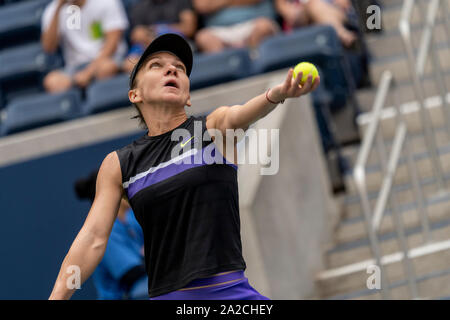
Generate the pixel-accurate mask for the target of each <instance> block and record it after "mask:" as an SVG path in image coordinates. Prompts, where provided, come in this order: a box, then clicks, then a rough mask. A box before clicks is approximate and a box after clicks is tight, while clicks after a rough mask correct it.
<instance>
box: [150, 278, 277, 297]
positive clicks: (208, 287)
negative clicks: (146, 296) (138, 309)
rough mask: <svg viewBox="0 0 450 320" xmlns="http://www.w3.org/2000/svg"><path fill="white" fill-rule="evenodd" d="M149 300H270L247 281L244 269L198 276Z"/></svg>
mask: <svg viewBox="0 0 450 320" xmlns="http://www.w3.org/2000/svg"><path fill="white" fill-rule="evenodd" d="M150 300H270V299H269V298H267V297H265V296H263V295H261V294H259V292H258V291H256V290H255V289H254V288H253V287H252V286H251V285H250V284H249V283H248V279H247V277H246V276H245V275H244V271H233V272H231V273H224V274H219V275H216V276H212V277H208V278H198V279H195V280H193V281H191V282H190V283H189V284H188V285H186V286H185V287H184V288H182V289H179V290H176V291H172V292H169V293H166V294H163V295H160V296H157V297H153V298H150Z"/></svg>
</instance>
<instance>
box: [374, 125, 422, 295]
mask: <svg viewBox="0 0 450 320" xmlns="http://www.w3.org/2000/svg"><path fill="white" fill-rule="evenodd" d="M405 138H406V125H405V123H403V122H402V123H400V124H399V125H398V126H397V129H396V132H395V137H394V142H393V144H392V150H391V154H390V157H389V162H388V166H387V170H386V176H385V177H384V179H383V184H382V187H381V192H380V195H379V197H378V199H377V205H376V209H375V214H374V217H373V218H374V219H373V220H372V224H373V228H374V229H375V231H378V229H379V228H380V224H381V217H382V213H383V212H384V211H385V210H386V205H387V202H388V200H390V201H389V202H390V203H391V207H392V218H393V219H394V226H395V229H396V231H397V235H398V238H399V241H400V249H401V251H402V252H403V266H404V268H405V270H406V276H407V280H408V286H409V290H410V293H411V297H412V298H413V299H416V298H418V296H419V294H418V289H417V278H416V274H415V271H414V266H413V265H412V262H411V259H409V255H408V251H409V248H408V241H407V239H406V236H405V230H404V227H403V221H402V220H403V219H402V217H401V213H400V212H399V211H398V205H397V201H396V200H395V197H394V196H392V195H390V191H391V188H392V184H393V181H394V178H395V174H396V172H397V167H398V162H399V159H400V155H401V151H402V147H403V144H404V142H405ZM380 213H381V214H380ZM377 217H380V219H379V220H375V218H377Z"/></svg>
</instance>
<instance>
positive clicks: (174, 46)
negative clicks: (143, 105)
mask: <svg viewBox="0 0 450 320" xmlns="http://www.w3.org/2000/svg"><path fill="white" fill-rule="evenodd" d="M156 52H170V53H172V54H174V55H176V56H177V57H178V59H180V60H181V61H182V62H183V63H184V65H185V66H186V74H187V76H188V77H189V76H190V74H191V70H192V61H193V57H192V50H191V46H190V45H189V43H188V42H187V41H186V40H185V39H184V38H183V37H182V36H180V35H178V34H175V33H165V34H163V35H161V36H159V37H157V38H156V39H154V40H153V41H152V43H150V44H149V45H148V47H147V49H145V51H144V53H143V54H142V56H141V57H140V58H139V61H138V63H136V65H135V66H134V68H133V71H132V72H131V75H130V88H131V87H132V85H133V81H134V78H136V74H137V73H138V71H139V68H140V67H141V66H142V63H143V62H144V61H145V59H146V58H147V57H148V56H150V55H152V54H153V53H156Z"/></svg>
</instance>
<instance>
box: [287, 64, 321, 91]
mask: <svg viewBox="0 0 450 320" xmlns="http://www.w3.org/2000/svg"><path fill="white" fill-rule="evenodd" d="M300 72H303V76H302V80H300V84H301V85H304V84H305V83H306V81H307V80H308V75H310V74H311V75H312V77H313V78H312V83H314V81H315V80H316V78H317V76H318V75H319V71H317V68H316V66H315V65H313V64H312V63H309V62H300V63H299V64H297V65H296V66H295V68H294V74H293V77H294V79H295V78H297V74H299V73H300Z"/></svg>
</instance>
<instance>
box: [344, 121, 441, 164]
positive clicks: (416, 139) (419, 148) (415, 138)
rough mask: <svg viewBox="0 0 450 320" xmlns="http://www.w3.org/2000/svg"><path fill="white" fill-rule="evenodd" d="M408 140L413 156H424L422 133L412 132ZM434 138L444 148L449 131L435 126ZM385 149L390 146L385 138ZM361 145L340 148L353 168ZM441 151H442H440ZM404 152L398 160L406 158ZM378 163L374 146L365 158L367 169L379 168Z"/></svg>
mask: <svg viewBox="0 0 450 320" xmlns="http://www.w3.org/2000/svg"><path fill="white" fill-rule="evenodd" d="M408 139H409V140H408V141H409V143H410V146H411V150H412V152H413V154H414V157H415V158H416V159H419V158H420V157H423V156H424V153H426V152H427V151H428V148H427V145H426V142H425V138H424V136H423V135H422V134H419V133H414V134H410V135H409V136H408ZM435 139H436V143H437V146H438V148H441V149H442V150H444V149H446V148H445V147H447V146H449V144H450V137H449V133H448V132H447V128H437V129H436V131H435ZM385 145H386V150H390V149H391V147H392V140H391V139H386V140H385ZM360 148H361V145H352V146H346V147H344V148H342V155H343V156H344V157H345V158H346V159H347V161H348V163H349V165H350V166H351V168H353V167H354V166H355V164H356V160H357V158H358V154H359V152H360ZM442 152H443V151H442ZM405 156H406V153H403V154H402V156H401V158H400V161H402V160H404V159H406V158H405ZM379 165H380V159H379V156H378V153H377V151H376V149H375V148H373V149H372V151H371V152H370V154H369V158H368V160H367V168H368V170H369V171H375V170H379Z"/></svg>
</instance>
